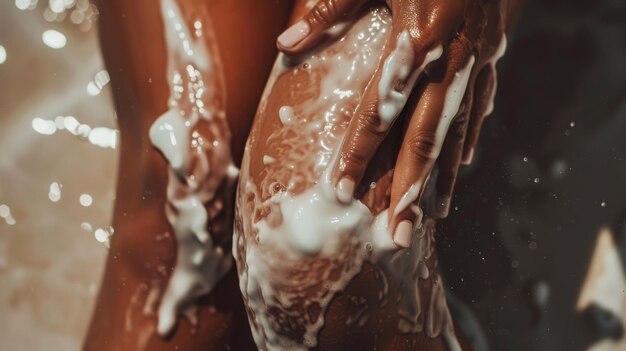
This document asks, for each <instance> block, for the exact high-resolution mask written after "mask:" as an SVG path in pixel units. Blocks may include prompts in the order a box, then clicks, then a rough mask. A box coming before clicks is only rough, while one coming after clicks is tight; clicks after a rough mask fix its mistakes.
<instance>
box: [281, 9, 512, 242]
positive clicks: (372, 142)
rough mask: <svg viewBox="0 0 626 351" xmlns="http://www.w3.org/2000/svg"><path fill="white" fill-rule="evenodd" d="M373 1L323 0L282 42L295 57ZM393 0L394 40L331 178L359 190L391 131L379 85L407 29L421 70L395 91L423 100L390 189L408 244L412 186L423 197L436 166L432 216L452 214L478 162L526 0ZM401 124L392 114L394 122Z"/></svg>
mask: <svg viewBox="0 0 626 351" xmlns="http://www.w3.org/2000/svg"><path fill="white" fill-rule="evenodd" d="M367 3H369V2H368V1H364V0H332V1H331V0H321V1H318V2H317V3H316V5H315V6H314V7H313V9H312V10H311V11H309V12H307V13H304V14H303V16H302V20H301V21H299V22H298V24H296V25H294V26H293V27H291V28H290V29H289V30H287V31H285V33H284V34H282V35H281V37H279V38H278V41H277V45H278V47H279V48H280V49H281V51H283V52H285V53H287V54H290V55H299V54H302V53H304V52H307V51H309V50H311V49H312V48H314V47H315V46H316V45H317V44H318V43H319V42H320V41H321V40H322V38H323V37H325V32H326V30H327V29H328V28H329V27H331V26H333V25H335V24H338V23H341V22H344V21H346V20H349V19H350V18H352V17H353V16H354V13H355V11H356V9H358V8H361V7H362V6H364V4H367ZM386 3H387V4H388V6H389V8H390V10H391V13H392V24H393V29H392V33H391V36H390V40H389V43H388V45H387V46H386V47H385V49H384V52H383V60H381V62H380V64H379V69H378V70H377V71H376V74H375V75H374V76H373V77H372V81H371V82H370V85H369V86H368V89H367V90H366V92H365V93H364V96H363V99H362V101H361V103H360V104H359V106H358V108H357V110H356V112H355V117H354V118H353V119H352V121H351V123H350V126H349V128H348V131H347V135H346V138H345V139H344V141H343V144H342V145H341V147H340V151H339V153H340V157H338V159H337V161H336V164H335V166H334V171H333V183H334V184H337V185H338V186H339V188H340V189H341V188H346V189H348V192H351V190H352V189H353V188H354V184H355V183H356V184H359V183H360V182H361V180H362V177H363V175H364V173H365V170H366V168H367V166H368V164H369V163H370V161H371V159H372V156H373V155H374V153H375V152H376V150H377V148H378V146H379V145H380V143H381V142H382V141H383V140H385V138H386V137H387V133H388V131H389V129H388V127H387V126H386V125H385V123H383V122H382V121H381V117H382V114H381V106H382V104H383V102H384V100H383V99H382V97H381V92H380V91H379V86H380V84H381V82H383V81H384V74H383V72H384V70H385V65H386V64H387V59H389V58H391V57H392V56H393V55H392V54H393V52H394V50H395V49H396V47H398V46H399V45H400V44H399V43H400V38H401V35H402V34H406V36H407V37H408V45H409V46H410V47H411V48H410V51H411V53H410V55H409V57H410V58H407V60H410V61H412V62H405V63H406V64H408V65H409V67H412V70H413V72H415V73H416V74H419V76H418V78H417V82H416V83H415V84H414V85H413V83H410V81H411V80H410V79H408V78H401V79H398V80H397V81H395V82H394V83H395V87H394V89H398V90H399V91H401V90H404V89H406V90H408V93H413V94H417V95H419V100H418V107H417V108H416V109H415V110H414V113H413V114H412V115H411V116H410V118H408V119H407V120H406V121H405V122H404V123H405V124H406V128H405V131H404V132H403V135H402V137H403V139H404V142H403V143H402V145H401V148H400V150H399V152H398V154H397V159H396V164H395V169H396V172H395V177H394V180H393V184H392V189H391V209H395V208H396V207H398V208H399V213H398V214H397V215H394V216H392V217H391V218H390V223H389V224H390V226H391V228H392V232H393V233H394V234H393V235H394V240H396V243H401V244H403V245H404V246H406V244H407V240H405V239H406V235H407V233H406V230H403V231H402V230H401V229H400V226H398V224H400V223H401V222H406V221H409V222H415V220H416V214H415V213H414V211H411V210H410V209H409V208H403V207H401V206H398V205H399V203H400V202H401V199H402V198H403V197H405V196H408V195H409V192H410V189H411V187H413V186H414V187H415V190H416V191H415V194H414V195H410V196H409V198H411V199H412V201H413V203H415V204H419V203H420V198H421V196H422V195H423V193H424V189H425V184H426V183H427V181H428V179H429V177H430V175H431V170H432V169H433V168H434V167H435V165H437V166H438V167H439V176H438V178H437V179H436V183H437V186H436V188H437V196H436V201H435V206H434V208H432V209H431V213H432V215H433V216H435V217H437V218H443V217H446V216H447V213H448V210H449V207H450V199H451V196H452V191H453V188H454V184H455V181H456V176H457V172H458V168H459V165H460V164H461V163H462V162H464V163H469V162H471V158H472V155H473V150H474V148H475V145H476V142H477V139H478V134H479V131H480V127H481V125H482V122H483V120H484V118H485V116H486V115H488V114H489V113H490V109H489V106H490V101H491V100H492V96H493V93H494V91H495V79H496V78H495V69H494V68H493V59H494V57H496V56H497V54H498V48H499V47H500V45H501V43H502V38H503V35H504V32H505V30H506V28H507V25H508V24H510V21H511V18H512V17H513V15H512V14H513V13H514V12H515V10H516V9H517V7H518V6H519V3H520V1H517V0H512V1H509V0H462V1H448V2H443V1H436V0H388V1H386ZM303 28H304V29H303ZM281 39H282V40H281ZM439 48H441V49H442V50H443V51H442V52H441V55H440V56H437V57H436V58H435V59H434V61H430V58H429V55H430V54H433V53H434V52H438V51H437V50H439ZM435 55H436V54H435ZM429 62H432V64H430V65H429V66H427V67H426V69H425V70H423V71H420V67H422V66H423V65H424V64H427V63H429ZM465 68H468V69H470V70H471V74H470V77H469V79H468V80H469V82H468V83H467V84H461V86H459V87H456V86H454V85H455V84H456V80H458V74H459V73H461V72H462V71H463V70H464V69H465ZM398 87H399V88H398ZM458 89H461V90H462V91H463V93H462V95H464V96H463V99H462V103H461V104H458V103H451V102H449V101H447V100H450V97H449V94H450V91H451V90H458ZM474 92H476V93H474ZM448 107H452V108H451V109H449V108H448ZM446 108H448V109H446ZM449 111H451V112H452V113H451V115H450V116H448V115H447V112H449ZM398 112H399V110H398ZM394 115H395V116H396V117H397V116H398V114H397V113H395V114H394ZM394 120H395V118H392V119H391V123H393V122H394ZM346 184H347V185H346ZM342 185H343V186H342ZM338 196H339V195H338ZM417 217H419V215H418V216H417ZM393 228H397V229H395V230H394V229H393ZM404 228H405V229H406V228H407V227H406V226H405V227H404ZM396 236H398V238H396Z"/></svg>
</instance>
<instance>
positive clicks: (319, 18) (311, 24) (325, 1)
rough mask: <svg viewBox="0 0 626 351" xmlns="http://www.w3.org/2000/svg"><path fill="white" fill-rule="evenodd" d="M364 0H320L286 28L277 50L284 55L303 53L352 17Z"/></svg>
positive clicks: (279, 39) (277, 43)
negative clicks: (329, 31) (331, 29)
mask: <svg viewBox="0 0 626 351" xmlns="http://www.w3.org/2000/svg"><path fill="white" fill-rule="evenodd" d="M363 3H365V0H320V1H318V2H317V3H316V4H315V6H313V8H312V9H311V10H310V11H309V12H308V13H307V14H306V15H305V16H304V17H303V18H302V19H301V20H300V21H298V22H296V23H295V24H294V25H292V26H291V27H289V28H287V30H285V31H284V32H283V33H282V34H281V35H280V36H278V39H277V41H276V45H277V47H278V49H279V50H280V51H282V52H284V53H286V54H299V53H303V52H305V51H307V50H309V49H311V48H312V47H314V46H315V45H316V44H317V43H319V42H320V41H321V40H323V39H324V37H325V36H327V35H328V33H327V32H328V30H329V29H330V28H331V27H333V26H334V25H337V24H340V23H341V22H344V21H345V20H347V19H348V18H350V17H352V16H353V15H354V14H355V13H356V12H357V11H358V10H359V9H360V8H361V6H362V5H363Z"/></svg>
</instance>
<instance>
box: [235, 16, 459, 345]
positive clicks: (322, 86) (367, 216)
mask: <svg viewBox="0 0 626 351" xmlns="http://www.w3.org/2000/svg"><path fill="white" fill-rule="evenodd" d="M301 10H302V6H300V7H299V8H298V9H297V10H296V11H301ZM294 17H297V16H294ZM389 26H390V20H389V13H388V12H387V11H386V10H385V9H383V8H378V9H371V10H369V11H366V12H364V13H363V14H362V16H360V19H359V20H358V21H357V22H356V23H354V24H353V25H352V26H351V28H348V29H347V31H345V32H343V34H340V35H341V36H342V37H343V39H342V40H341V41H338V42H336V43H335V44H332V45H330V46H326V47H324V48H322V49H320V50H319V51H317V52H315V53H313V54H310V55H307V56H305V57H301V58H300V59H299V60H298V61H297V62H288V61H286V60H285V59H284V57H282V56H281V57H279V60H278V62H277V64H276V66H275V68H274V72H273V73H272V77H271V78H270V80H269V82H268V86H267V87H266V93H265V96H264V98H263V100H262V102H261V105H260V107H259V110H258V111H257V116H256V119H255V124H254V126H253V128H252V132H251V134H250V138H249V141H248V145H247V148H246V153H245V155H244V161H243V162H242V170H241V175H240V183H239V190H238V196H237V204H236V206H237V208H236V218H235V245H234V248H233V249H234V252H233V253H234V256H235V257H236V261H237V269H238V271H239V275H240V288H241V290H242V294H243V296H244V301H245V303H246V308H247V311H248V316H249V319H250V324H251V327H252V332H253V335H254V337H255V341H256V343H257V345H258V346H259V348H261V349H268V350H272V349H290V350H304V349H308V348H311V347H317V348H318V349H320V350H370V349H371V350H373V349H377V350H444V349H446V345H447V347H448V348H449V349H451V350H459V349H461V345H463V347H462V349H468V350H469V347H467V346H465V343H464V341H463V340H462V338H461V337H458V338H457V337H456V336H455V332H454V326H453V324H452V321H451V318H450V314H449V312H448V309H447V306H446V301H445V296H444V294H443V287H442V283H441V281H440V278H439V274H438V272H437V267H436V266H437V263H436V257H435V253H434V250H433V240H434V232H435V231H434V225H435V221H434V220H433V219H430V218H425V219H424V221H423V224H422V226H421V228H418V229H417V230H416V231H415V236H416V237H415V239H414V240H413V246H412V247H411V248H409V249H407V250H404V251H398V249H397V248H396V247H395V246H394V244H393V242H392V240H391V236H390V234H389V232H388V229H387V208H388V206H389V193H390V183H391V178H392V176H393V170H392V169H391V165H392V164H394V163H395V156H394V155H397V150H398V147H399V144H400V140H399V139H400V138H399V137H398V135H400V134H399V132H400V131H401V129H402V128H403V126H402V123H397V124H396V127H395V129H394V130H392V131H391V135H392V136H394V135H395V136H396V137H395V138H394V137H388V138H387V139H386V142H385V144H383V146H382V147H381V149H380V150H379V152H378V155H377V156H376V157H375V160H374V161H373V162H372V163H371V165H373V166H372V167H370V169H369V170H368V172H367V174H366V177H365V181H363V182H362V184H364V186H362V188H361V189H357V191H356V194H357V198H358V199H359V200H354V201H347V203H346V201H341V202H340V201H338V199H336V198H335V195H334V194H335V192H334V189H332V187H330V181H329V179H328V178H329V175H328V165H329V164H332V162H333V161H334V159H335V158H336V157H337V155H335V150H336V149H337V148H338V145H339V143H340V141H341V138H342V136H343V134H344V132H345V130H346V127H347V125H348V122H349V120H350V118H351V117H352V114H353V112H354V110H355V108H356V106H357V104H359V102H360V99H361V97H362V93H363V91H364V90H365V87H366V85H367V84H368V82H369V78H370V77H372V76H373V73H374V70H375V69H376V67H377V65H378V63H379V61H380V59H381V58H380V56H381V53H382V49H383V46H384V44H385V43H386V41H387V39H388V38H387V34H388V32H389ZM340 30H341V29H340V28H337V31H340ZM414 108H415V104H414V103H413V105H412V106H408V108H407V110H408V111H407V112H409V113H410V112H412V111H411V110H412V109H414Z"/></svg>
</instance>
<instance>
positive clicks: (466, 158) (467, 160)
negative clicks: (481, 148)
mask: <svg viewBox="0 0 626 351" xmlns="http://www.w3.org/2000/svg"><path fill="white" fill-rule="evenodd" d="M474 152H475V148H474V147H473V146H471V147H469V148H468V149H467V151H466V152H465V153H464V154H463V159H462V160H461V163H462V164H464V165H466V166H467V165H469V164H471V163H472V161H473V160H474Z"/></svg>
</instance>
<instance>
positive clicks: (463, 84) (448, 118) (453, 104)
mask: <svg viewBox="0 0 626 351" xmlns="http://www.w3.org/2000/svg"><path fill="white" fill-rule="evenodd" d="M474 62H475V58H474V56H471V57H470V58H469V60H468V62H467V64H466V65H465V67H463V68H462V69H461V70H460V71H459V72H456V73H455V74H454V79H453V80H452V82H451V83H450V86H449V87H448V90H447V91H446V96H445V99H444V102H443V109H442V111H441V116H440V118H439V124H438V125H437V130H436V131H435V140H434V144H433V145H435V146H436V147H435V148H433V150H432V152H433V153H434V154H433V155H431V159H433V160H434V159H437V158H438V157H439V152H440V151H441V149H440V148H441V146H442V145H443V142H444V140H445V138H446V135H447V134H448V129H449V128H450V124H451V123H452V121H453V120H454V117H456V115H457V113H458V112H459V109H460V107H461V102H462V101H463V96H464V95H465V91H466V90H467V84H468V82H469V78H470V75H471V73H472V67H474ZM423 184H425V180H423V179H418V180H417V181H416V182H415V183H414V184H412V185H411V186H410V187H409V189H408V190H407V191H406V193H404V195H402V197H401V198H400V201H399V202H398V204H397V205H396V208H395V209H394V212H393V215H394V216H397V215H398V214H400V213H401V212H403V211H404V210H406V209H407V208H408V207H409V206H412V207H411V208H412V209H413V211H414V212H416V213H418V214H420V213H421V211H420V210H419V208H418V207H417V204H415V201H416V200H417V198H418V197H419V195H420V192H421V191H422V186H423ZM413 205H415V206H413ZM436 207H437V206H432V208H436Z"/></svg>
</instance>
